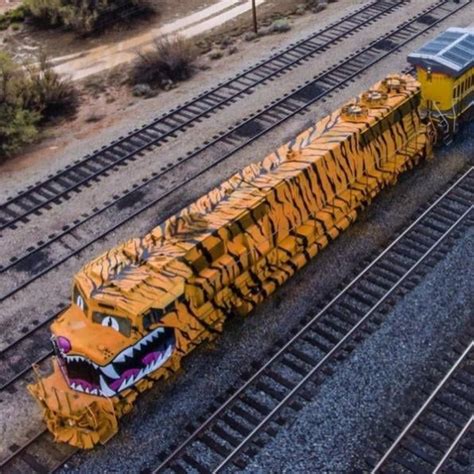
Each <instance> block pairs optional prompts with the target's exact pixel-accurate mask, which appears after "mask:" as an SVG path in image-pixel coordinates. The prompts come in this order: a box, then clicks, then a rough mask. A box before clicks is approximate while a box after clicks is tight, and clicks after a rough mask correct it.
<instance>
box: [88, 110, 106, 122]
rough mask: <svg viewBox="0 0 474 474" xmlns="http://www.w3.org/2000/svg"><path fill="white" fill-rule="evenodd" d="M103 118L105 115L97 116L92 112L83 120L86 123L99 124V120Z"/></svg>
mask: <svg viewBox="0 0 474 474" xmlns="http://www.w3.org/2000/svg"><path fill="white" fill-rule="evenodd" d="M104 118H105V115H104V114H98V113H96V112H92V113H91V114H90V115H88V116H87V117H86V118H85V121H86V122H87V123H96V122H100V121H101V120H103V119H104Z"/></svg>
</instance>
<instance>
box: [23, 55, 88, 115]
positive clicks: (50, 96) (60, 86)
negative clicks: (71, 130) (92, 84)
mask: <svg viewBox="0 0 474 474" xmlns="http://www.w3.org/2000/svg"><path fill="white" fill-rule="evenodd" d="M26 71H27V72H26V74H25V75H24V76H23V77H22V78H21V79H20V81H19V82H20V96H21V99H22V102H23V106H24V107H25V108H26V109H28V110H35V111H37V112H39V113H40V114H41V116H42V119H43V120H51V119H55V118H57V117H60V116H72V115H74V114H75V112H76V110H77V108H78V106H79V100H80V95H79V91H78V89H77V88H76V87H75V86H74V84H73V83H72V81H70V80H68V79H63V78H61V77H60V76H59V75H58V74H57V73H56V72H55V71H54V70H53V69H52V68H51V67H50V65H49V64H48V61H47V59H46V57H45V56H42V57H40V60H39V64H38V65H35V66H30V67H27V69H26Z"/></svg>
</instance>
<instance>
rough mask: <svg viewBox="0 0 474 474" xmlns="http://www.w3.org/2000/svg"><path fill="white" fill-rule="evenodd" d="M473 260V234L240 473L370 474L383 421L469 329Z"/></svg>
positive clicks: (394, 414) (472, 319)
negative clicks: (370, 454) (358, 472)
mask: <svg viewBox="0 0 474 474" xmlns="http://www.w3.org/2000/svg"><path fill="white" fill-rule="evenodd" d="M473 261H474V229H473V228H472V227H471V228H470V230H469V231H468V232H467V233H466V234H465V236H464V237H463V238H462V239H461V240H460V241H458V242H456V244H455V246H454V247H453V248H452V250H451V251H450V252H449V253H448V254H447V255H446V256H445V258H444V259H443V260H442V261H441V262H439V263H438V265H437V266H436V267H435V268H433V270H432V271H431V272H430V273H429V274H428V275H427V276H426V277H425V279H424V280H423V281H422V282H421V283H420V284H419V285H418V286H417V287H416V288H415V289H414V290H413V291H412V292H410V293H409V294H408V295H406V296H405V297H404V298H403V299H402V300H401V301H400V302H399V303H398V304H397V305H396V306H395V307H394V308H393V310H392V311H391V312H390V314H389V316H388V318H387V319H386V321H385V322H384V324H383V325H382V327H381V329H380V330H379V331H377V332H376V333H374V334H373V335H372V336H371V337H369V338H368V339H367V340H366V341H365V342H364V343H363V344H362V345H361V346H360V347H359V348H358V349H357V350H356V351H355V352H354V353H353V354H352V356H351V357H350V358H348V359H347V360H346V361H345V363H343V364H342V366H341V367H340V368H339V369H338V370H337V371H336V373H335V375H333V376H332V378H330V379H329V380H328V381H327V383H325V384H323V386H322V387H321V390H320V392H319V393H318V394H317V396H316V397H315V398H314V400H313V401H312V402H311V403H310V404H308V405H307V406H306V407H305V408H304V409H303V410H301V412H300V413H299V415H298V418H297V420H296V421H295V423H294V424H293V425H292V426H291V427H289V428H288V429H285V430H281V432H280V433H279V434H278V435H277V437H276V438H275V439H274V440H273V441H271V442H270V443H269V444H268V445H267V447H266V448H265V450H264V451H263V452H261V453H260V454H259V455H258V456H257V457H256V458H255V459H254V462H253V463H252V464H250V465H249V466H248V468H247V469H246V470H245V472H248V473H256V472H351V471H352V470H355V469H368V465H367V464H365V463H364V455H365V453H366V451H367V448H368V447H369V446H371V445H372V444H373V443H374V442H375V443H376V442H377V439H381V437H382V436H383V433H384V424H385V423H386V421H388V420H390V419H392V418H396V417H397V415H398V414H399V413H401V412H402V410H403V409H404V407H405V408H406V407H407V398H408V397H409V396H410V393H411V392H412V391H414V390H416V388H417V387H419V386H420V384H421V383H423V378H424V377H425V376H426V374H427V373H428V372H429V370H430V368H431V367H433V366H436V364H437V362H438V363H439V361H440V359H441V357H442V355H443V354H444V353H446V352H447V351H448V350H449V349H450V348H451V347H452V346H453V345H454V344H455V343H456V341H457V340H458V338H459V336H460V335H462V333H463V331H464V329H465V328H466V326H468V325H469V326H472V324H473V323H474V315H473V313H472V308H473V307H474V280H473V275H472V262H473Z"/></svg>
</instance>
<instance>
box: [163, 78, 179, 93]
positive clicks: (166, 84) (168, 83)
mask: <svg viewBox="0 0 474 474" xmlns="http://www.w3.org/2000/svg"><path fill="white" fill-rule="evenodd" d="M160 87H161V88H162V89H163V90H164V91H169V90H171V89H174V88H175V87H176V85H175V83H174V82H173V81H172V80H171V79H163V80H162V81H161V82H160Z"/></svg>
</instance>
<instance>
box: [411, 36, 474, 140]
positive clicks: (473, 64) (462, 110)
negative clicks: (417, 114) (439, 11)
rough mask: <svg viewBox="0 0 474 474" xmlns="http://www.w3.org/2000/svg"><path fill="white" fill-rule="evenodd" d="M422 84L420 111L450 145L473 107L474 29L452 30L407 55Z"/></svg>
mask: <svg viewBox="0 0 474 474" xmlns="http://www.w3.org/2000/svg"><path fill="white" fill-rule="evenodd" d="M408 61H409V62H410V63H411V64H413V65H415V66H416V71H417V77H418V80H419V81H420V84H421V91H422V92H421V110H422V113H423V114H424V115H426V116H427V118H428V119H429V120H431V121H433V122H434V123H435V125H436V128H437V130H438V131H439V134H440V138H441V139H442V140H443V141H445V142H450V141H451V140H452V137H453V136H454V135H455V134H456V133H457V130H458V127H459V123H460V122H461V121H462V120H463V119H465V118H466V117H468V116H469V115H470V114H471V113H472V109H473V104H474V27H471V28H449V29H448V30H446V31H444V32H443V33H441V34H440V35H439V36H437V37H436V38H434V39H433V40H431V41H429V42H428V43H427V44H425V45H424V46H422V47H421V48H420V49H418V50H417V51H415V52H414V53H412V54H410V55H409V56H408Z"/></svg>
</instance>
